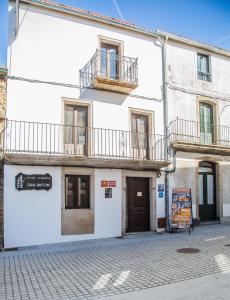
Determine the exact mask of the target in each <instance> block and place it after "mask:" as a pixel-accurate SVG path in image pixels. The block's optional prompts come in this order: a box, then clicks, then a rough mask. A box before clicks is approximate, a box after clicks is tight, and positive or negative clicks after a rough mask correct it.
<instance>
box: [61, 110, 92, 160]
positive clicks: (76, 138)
mask: <svg viewBox="0 0 230 300" xmlns="http://www.w3.org/2000/svg"><path fill="white" fill-rule="evenodd" d="M87 127H88V107H85V106H77V105H65V152H66V153H68V154H75V155H86V154H87V133H88V132H87V131H88V128H87Z"/></svg>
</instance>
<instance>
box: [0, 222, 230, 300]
mask: <svg viewBox="0 0 230 300" xmlns="http://www.w3.org/2000/svg"><path fill="white" fill-rule="evenodd" d="M229 245H230V226H229V225H209V226H200V227H196V228H195V230H194V231H192V233H191V235H190V236H189V235H188V233H187V232H182V231H181V232H178V233H174V234H168V233H164V234H156V233H145V234H144V233H141V234H135V235H128V236H126V237H124V238H111V239H101V240H91V241H83V242H75V243H68V244H56V245H44V246H40V247H30V248H24V249H19V250H18V251H9V252H4V253H3V252H2V253H0V299H101V298H109V299H131V298H132V299H184V298H186V299H229V294H230V246H229ZM187 247H190V248H196V249H198V250H199V251H200V252H198V253H192V254H189V253H186V254H184V253H178V252H177V250H178V249H180V248H187Z"/></svg>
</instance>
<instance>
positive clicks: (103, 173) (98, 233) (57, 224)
mask: <svg viewBox="0 0 230 300" xmlns="http://www.w3.org/2000/svg"><path fill="white" fill-rule="evenodd" d="M20 172H22V173H25V174H45V173H49V174H50V175H51V176H52V181H53V182H52V183H53V186H52V188H51V189H50V190H49V191H35V190H32V191H18V190H16V188H15V176H16V175H17V174H18V173H20ZM61 173H62V172H61V168H60V167H34V166H33V167H32V166H9V165H5V167H4V176H5V180H4V241H5V247H6V248H11V247H20V246H30V245H39V244H49V243H58V242H68V241H78V240H85V239H94V238H104V237H114V236H120V235H121V201H122V200H121V199H122V196H121V195H122V192H121V191H122V190H121V170H95V176H94V177H92V178H95V183H94V186H95V191H94V197H95V199H94V203H95V233H94V234H83V235H63V236H62V235H61V197H62V192H61V189H62V187H63V184H64V183H63V182H62V175H61ZM105 179H108V180H116V183H117V186H116V187H115V188H113V197H112V198H111V199H105V198H104V188H101V187H100V186H101V180H105Z"/></svg>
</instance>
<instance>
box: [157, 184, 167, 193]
mask: <svg viewBox="0 0 230 300" xmlns="http://www.w3.org/2000/svg"><path fill="white" fill-rule="evenodd" d="M164 189H165V187H164V184H158V192H164Z"/></svg>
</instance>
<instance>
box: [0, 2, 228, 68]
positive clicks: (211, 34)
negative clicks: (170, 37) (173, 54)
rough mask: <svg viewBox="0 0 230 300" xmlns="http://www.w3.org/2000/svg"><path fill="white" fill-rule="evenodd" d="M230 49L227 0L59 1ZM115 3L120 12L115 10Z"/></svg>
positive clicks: (0, 33) (3, 20)
mask: <svg viewBox="0 0 230 300" xmlns="http://www.w3.org/2000/svg"><path fill="white" fill-rule="evenodd" d="M7 2H8V1H7V0H0V65H4V64H5V63H6V40H7V29H6V28H7ZM56 2H58V3H63V4H67V5H71V6H76V7H80V8H83V9H87V10H91V11H95V12H99V13H102V14H105V15H109V16H112V17H115V18H120V15H121V14H122V15H123V17H124V19H125V20H127V21H131V22H133V23H135V24H137V25H140V26H143V27H147V28H150V29H153V30H156V29H160V30H163V31H168V32H171V33H176V34H179V35H183V36H185V37H189V38H192V39H195V40H198V41H202V42H206V43H209V44H212V45H216V46H219V47H222V48H226V49H228V50H230V0H142V1H140V0H94V1H93V0H59V1H56ZM116 2H117V4H118V7H119V9H120V13H119V11H118V9H117V8H116Z"/></svg>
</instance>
